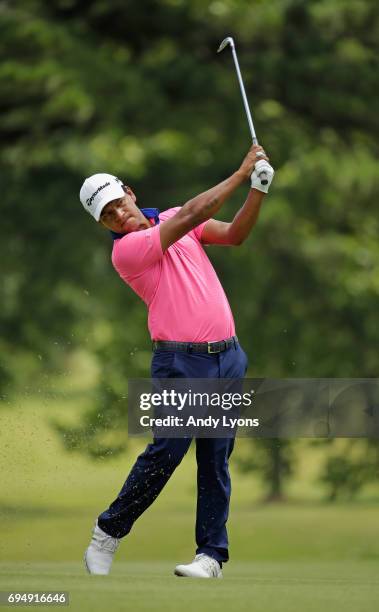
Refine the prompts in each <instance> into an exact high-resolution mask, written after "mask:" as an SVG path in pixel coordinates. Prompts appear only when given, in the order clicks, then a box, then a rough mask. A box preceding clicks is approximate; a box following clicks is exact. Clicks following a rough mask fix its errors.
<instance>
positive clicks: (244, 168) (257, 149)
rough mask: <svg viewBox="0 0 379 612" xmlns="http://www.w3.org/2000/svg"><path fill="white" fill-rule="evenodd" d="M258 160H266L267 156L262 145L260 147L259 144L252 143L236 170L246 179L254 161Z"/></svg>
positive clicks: (250, 172)
mask: <svg viewBox="0 0 379 612" xmlns="http://www.w3.org/2000/svg"><path fill="white" fill-rule="evenodd" d="M259 160H266V161H268V160H269V157H267V155H266V153H265V150H264V149H263V147H261V146H260V145H252V146H251V148H250V150H249V152H248V154H247V155H246V157H245V159H244V160H243V162H242V164H241V166H240V168H239V171H238V172H241V173H242V174H243V175H244V178H245V179H246V180H247V179H249V178H250V177H251V174H252V172H253V170H254V168H255V165H256V163H257V162H258V161H259Z"/></svg>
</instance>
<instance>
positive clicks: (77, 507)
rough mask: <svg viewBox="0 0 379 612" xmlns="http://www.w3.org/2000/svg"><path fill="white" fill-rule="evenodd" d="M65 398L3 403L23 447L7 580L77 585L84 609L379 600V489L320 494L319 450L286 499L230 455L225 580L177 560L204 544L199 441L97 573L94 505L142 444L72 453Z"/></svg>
mask: <svg viewBox="0 0 379 612" xmlns="http://www.w3.org/2000/svg"><path fill="white" fill-rule="evenodd" d="M66 406H67V404H63V403H62V404H61V402H57V404H56V405H54V404H52V403H50V405H49V406H48V407H45V406H41V407H40V406H38V408H37V407H36V404H35V402H34V401H33V400H29V401H28V402H27V403H25V402H24V405H23V407H16V406H13V409H12V410H10V409H9V410H6V411H5V410H4V411H3V412H2V415H1V417H2V419H1V421H2V424H3V428H2V442H3V448H4V450H5V449H6V448H10V447H11V448H12V449H13V459H12V465H11V469H8V468H7V467H6V464H5V463H4V465H3V469H2V483H3V487H2V492H1V494H0V516H1V524H2V536H1V540H0V590H3V591H6V590H11V589H18V590H22V591H26V590H33V591H36V590H40V591H48V590H54V591H57V590H59V591H61V590H65V591H69V593H70V606H69V607H68V608H66V609H69V610H75V611H76V610H78V611H79V610H80V611H87V610H88V611H89V610H96V611H103V610H109V612H113V611H117V610H133V611H136V612H140V611H144V610H152V609H153V610H156V611H167V610H173V611H174V610H178V609H180V611H181V612H187V611H188V612H189V611H191V612H192V610H197V609H199V610H202V611H204V612H208V611H215V612H216V610H217V611H218V610H220V607H221V606H222V607H226V608H227V609H230V610H233V612H234V611H242V610H243V611H245V610H257V611H259V612H260V611H261V610H265V612H276V611H277V612H287V611H288V612H289V611H291V612H297V611H303V610H305V611H306V612H328V611H329V610H330V612H339V611H341V612H374V611H376V610H378V608H379V522H378V520H377V517H378V511H377V499H376V498H375V497H373V496H372V497H371V498H370V494H369V493H368V494H367V496H366V498H362V499H361V500H360V501H357V502H355V503H353V502H351V503H349V504H347V503H336V504H327V503H325V502H323V501H322V500H320V499H316V498H315V496H314V495H313V496H312V491H311V488H310V486H311V485H312V481H313V479H314V476H313V473H312V470H313V469H314V466H315V461H316V460H317V456H315V457H314V456H313V455H312V453H309V454H307V455H305V461H304V464H303V468H302V473H303V474H302V479H299V480H298V481H297V484H296V488H294V489H293V497H292V500H291V501H289V502H288V503H286V504H271V505H265V504H261V503H259V497H260V492H259V488H258V487H257V482H256V480H255V481H254V479H252V478H251V477H245V476H243V475H241V473H240V472H239V471H238V470H237V469H236V465H235V463H234V461H232V462H231V470H232V473H233V481H234V490H233V496H232V503H231V510H230V520H229V536H230V555H231V561H230V563H228V564H226V565H225V566H224V570H223V571H224V579H223V580H211V581H202V580H194V579H181V578H177V577H175V576H174V575H173V569H174V567H175V565H176V564H177V563H186V562H188V561H190V560H191V558H192V556H193V553H194V518H195V504H196V499H195V494H194V493H195V474H196V463H195V456H194V452H193V450H192V449H191V450H190V451H189V453H188V455H187V456H186V457H185V460H184V461H183V462H182V464H181V465H180V466H179V468H178V469H177V472H176V473H175V474H174V476H173V477H172V479H171V480H170V482H169V483H168V484H167V486H166V487H165V489H164V491H163V492H162V494H161V495H160V496H159V499H158V500H156V502H155V503H154V505H153V507H152V508H150V509H149V510H148V511H147V512H146V513H145V514H144V515H143V516H142V517H141V519H140V520H139V521H138V522H137V523H136V525H135V526H134V527H133V529H132V531H131V533H130V535H129V536H128V537H127V538H126V539H125V541H124V542H123V543H122V545H121V546H120V549H119V550H118V551H117V554H116V557H115V562H114V566H113V569H112V573H111V574H110V576H106V577H102V576H89V575H88V574H86V572H85V569H84V565H83V563H82V558H83V553H84V550H85V548H86V546H87V545H88V542H89V537H90V533H91V528H92V525H93V521H94V519H95V516H96V514H97V513H98V512H99V511H100V510H101V509H102V508H103V507H104V506H105V504H106V503H107V500H109V499H112V498H113V495H114V494H115V493H116V492H117V490H118V487H119V484H120V483H121V481H122V479H123V477H124V474H125V473H127V471H128V469H129V468H130V465H131V464H132V462H133V461H134V458H135V455H136V454H137V452H139V451H140V450H141V449H142V445H141V444H140V443H139V442H138V444H137V442H136V443H133V442H132V441H131V442H130V448H129V450H128V452H127V453H126V455H124V456H122V457H119V458H118V459H117V460H115V461H110V462H93V461H90V460H88V459H87V458H86V457H83V456H81V455H77V454H73V455H71V454H68V453H65V452H64V451H63V450H62V448H61V446H60V444H59V441H58V439H57V437H56V436H55V435H54V434H53V433H52V431H51V429H50V427H49V418H50V417H51V415H52V414H53V413H54V412H58V410H62V409H63V407H65V408H66ZM5 425H6V426H5ZM242 442H243V441H241V440H239V441H238V445H237V451H236V455H237V453H240V452H241V451H242V450H243V444H242ZM138 445H139V446H138ZM3 458H4V459H5V455H3ZM20 484H21V486H20ZM298 496H301V497H302V499H299V498H298ZM34 608H35V609H42V607H41V606H37V607H34ZM4 609H5V608H4ZM6 609H10V608H6Z"/></svg>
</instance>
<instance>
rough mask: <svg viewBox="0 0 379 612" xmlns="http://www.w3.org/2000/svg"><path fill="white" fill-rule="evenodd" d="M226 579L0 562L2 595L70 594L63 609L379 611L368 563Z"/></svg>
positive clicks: (274, 566)
mask: <svg viewBox="0 0 379 612" xmlns="http://www.w3.org/2000/svg"><path fill="white" fill-rule="evenodd" d="M224 574H225V579H224V580H212V581H204V580H181V579H180V578H176V577H175V576H173V575H172V565H171V564H169V563H167V562H166V563H162V562H148V561H144V562H134V563H132V562H129V563H125V562H124V563H118V564H115V567H114V571H113V573H112V574H111V575H110V576H106V577H102V576H84V575H83V572H82V569H81V567H80V566H79V564H78V563H33V564H20V565H15V566H12V565H10V564H6V565H5V566H4V565H3V564H0V589H2V590H17V589H18V590H26V589H27V590H30V591H36V590H43V591H48V590H52V591H53V590H60V591H69V597H70V606H69V609H70V610H80V611H83V612H85V611H87V610H93V611H103V610H107V609H108V610H112V612H116V611H118V610H120V611H121V610H138V611H141V612H143V611H145V610H146V611H150V610H152V609H153V610H156V611H157V612H161V611H162V612H163V611H171V610H172V611H173V612H174V611H175V612H176V611H177V610H178V607H180V610H181V611H182V612H186V611H187V610H188V611H192V610H197V609H201V610H206V611H207V612H213V611H215V612H216V611H218V610H220V607H221V606H222V608H223V609H228V610H233V611H235V612H239V611H241V612H242V611H243V612H245V611H246V610H250V609H252V610H255V609H256V610H267V611H270V612H287V611H288V612H293V611H294V610H307V612H320V611H321V610H322V611H323V612H329V611H330V612H339V611H341V612H342V611H343V612H375V611H376V610H377V609H378V608H377V606H378V601H379V581H378V574H377V567H376V566H374V565H373V564H370V563H369V562H360V563H354V562H345V563H336V562H334V563H333V562H329V563H325V562H323V563H307V564H304V563H299V562H293V561H290V562H288V561H287V562H282V563H272V562H263V563H262V562H260V563H257V562H256V563H248V562H245V563H242V562H239V563H237V562H236V563H234V564H233V565H231V566H230V568H227V569H225V571H224ZM40 608H41V609H42V607H39V606H37V609H40Z"/></svg>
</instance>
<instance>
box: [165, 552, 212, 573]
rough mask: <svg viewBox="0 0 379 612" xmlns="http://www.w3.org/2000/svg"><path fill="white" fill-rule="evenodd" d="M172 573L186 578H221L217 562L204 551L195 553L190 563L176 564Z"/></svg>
mask: <svg viewBox="0 0 379 612" xmlns="http://www.w3.org/2000/svg"><path fill="white" fill-rule="evenodd" d="M174 573H175V575H176V576H186V577H187V578H222V571H221V568H220V564H219V562H218V561H216V559H213V558H212V557H209V556H208V555H206V554H205V553H200V554H199V555H196V557H195V558H194V560H193V561H192V563H188V564H187V565H177V566H176V568H175V572H174Z"/></svg>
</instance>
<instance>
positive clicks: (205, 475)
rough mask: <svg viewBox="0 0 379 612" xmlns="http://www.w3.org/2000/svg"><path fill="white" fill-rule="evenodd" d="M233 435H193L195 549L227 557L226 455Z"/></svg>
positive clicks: (228, 483) (227, 504)
mask: <svg viewBox="0 0 379 612" xmlns="http://www.w3.org/2000/svg"><path fill="white" fill-rule="evenodd" d="M233 446H234V439H233V438H197V440H196V459H197V466H198V467H197V511H196V543H197V550H196V553H197V554H198V553H206V554H207V555H210V556H211V557H213V558H214V559H216V560H217V561H219V562H223V561H227V560H228V559H229V554H228V534H227V530H226V521H227V519H228V515H229V501H230V494H231V482H230V475H229V467H228V459H229V457H230V455H231V453H232V450H233Z"/></svg>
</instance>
